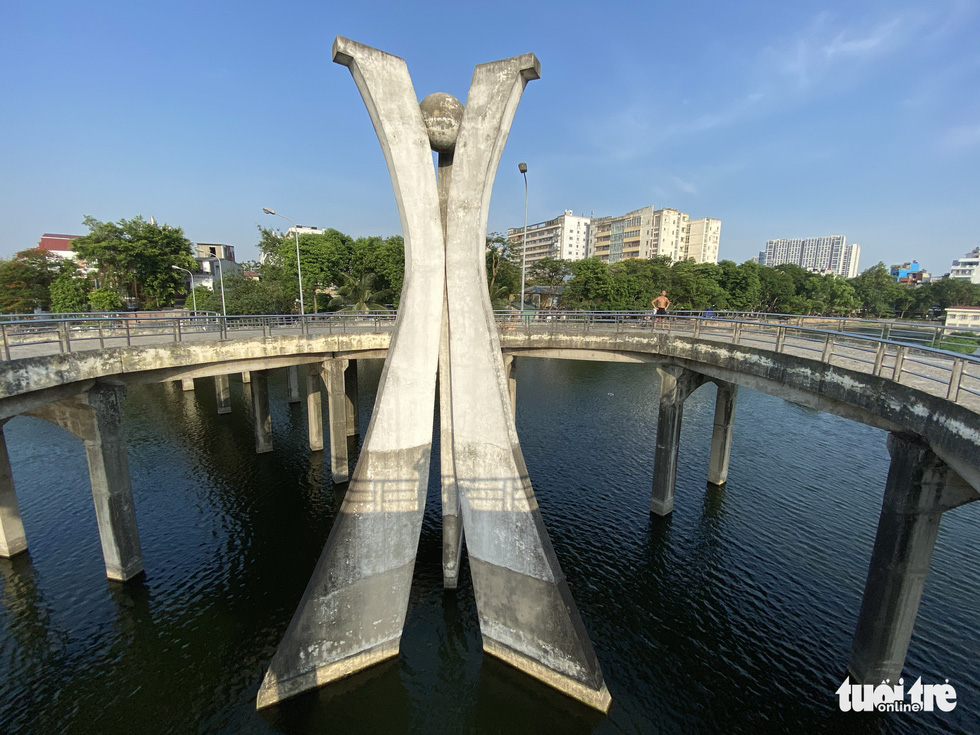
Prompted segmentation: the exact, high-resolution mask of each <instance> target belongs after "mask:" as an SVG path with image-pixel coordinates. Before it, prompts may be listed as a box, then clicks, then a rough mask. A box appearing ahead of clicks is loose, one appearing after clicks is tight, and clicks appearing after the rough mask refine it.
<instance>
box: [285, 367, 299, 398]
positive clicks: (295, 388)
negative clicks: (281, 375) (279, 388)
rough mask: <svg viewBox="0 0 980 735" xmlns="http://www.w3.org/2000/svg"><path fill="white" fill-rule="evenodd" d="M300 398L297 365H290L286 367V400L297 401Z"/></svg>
mask: <svg viewBox="0 0 980 735" xmlns="http://www.w3.org/2000/svg"><path fill="white" fill-rule="evenodd" d="M301 400H302V398H301V397H300V394H299V366H298V365H290V366H289V367H287V368H286V401H287V402H288V403H299V402H300V401H301Z"/></svg>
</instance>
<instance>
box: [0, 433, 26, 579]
mask: <svg viewBox="0 0 980 735" xmlns="http://www.w3.org/2000/svg"><path fill="white" fill-rule="evenodd" d="M5 423H7V422H6V421H2V422H0V556H3V557H6V558H8V559H9V558H10V557H12V556H15V555H17V554H19V553H21V552H22V551H27V535H26V534H25V533H24V524H23V522H22V521H21V519H20V505H18V503H17V492H16V490H15V489H14V476H13V473H12V472H11V471H10V457H9V455H8V454H7V440H6V438H5V437H4V435H3V425H4V424H5Z"/></svg>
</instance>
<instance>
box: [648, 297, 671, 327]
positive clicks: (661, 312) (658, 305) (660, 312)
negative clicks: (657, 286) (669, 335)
mask: <svg viewBox="0 0 980 735" xmlns="http://www.w3.org/2000/svg"><path fill="white" fill-rule="evenodd" d="M650 305H651V306H652V307H653V308H654V309H656V316H655V317H654V320H653V326H657V323H658V322H661V321H666V318H667V308H668V307H669V306H670V299H668V298H667V292H666V291H661V292H660V295H659V296H658V297H657V298H655V299H654V300H653V301H651V302H650Z"/></svg>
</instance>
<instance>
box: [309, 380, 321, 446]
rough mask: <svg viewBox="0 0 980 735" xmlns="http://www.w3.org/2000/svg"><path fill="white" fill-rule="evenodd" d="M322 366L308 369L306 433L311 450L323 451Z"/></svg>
mask: <svg viewBox="0 0 980 735" xmlns="http://www.w3.org/2000/svg"><path fill="white" fill-rule="evenodd" d="M322 383H323V379H322V378H321V377H320V366H319V365H310V366H309V367H308V368H307V369H306V381H305V387H306V433H307V436H308V437H309V440H310V450H311V451H314V452H319V451H321V450H322V449H323V404H322V401H321V400H320V385H321V384H322Z"/></svg>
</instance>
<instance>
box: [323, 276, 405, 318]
mask: <svg viewBox="0 0 980 735" xmlns="http://www.w3.org/2000/svg"><path fill="white" fill-rule="evenodd" d="M374 281H375V274H374V273H363V274H362V275H361V276H360V278H356V277H354V276H351V275H347V274H345V275H344V283H343V285H341V286H340V287H339V288H338V289H337V295H336V296H334V297H333V298H332V299H330V303H329V304H328V306H329V308H331V309H333V310H335V311H387V310H388V307H387V306H385V305H384V303H382V302H383V301H385V300H386V299H387V298H388V297H389V296H390V292H386V291H378V290H376V289H375V286H374Z"/></svg>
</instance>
